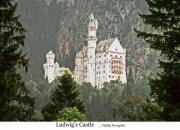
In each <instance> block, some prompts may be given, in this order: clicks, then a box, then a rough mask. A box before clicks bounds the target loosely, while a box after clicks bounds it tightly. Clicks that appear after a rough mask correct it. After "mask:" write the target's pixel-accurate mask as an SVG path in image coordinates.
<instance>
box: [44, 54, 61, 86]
mask: <svg viewBox="0 0 180 130" xmlns="http://www.w3.org/2000/svg"><path fill="white" fill-rule="evenodd" d="M54 59H55V55H54V53H53V52H52V51H49V52H48V53H47V54H46V60H47V63H45V64H44V65H43V67H44V70H45V74H44V78H45V79H48V82H49V83H51V82H52V81H53V80H54V79H55V77H56V76H57V75H58V70H59V64H58V63H57V62H56V63H54Z"/></svg>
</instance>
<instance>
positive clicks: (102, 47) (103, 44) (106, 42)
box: [96, 37, 117, 52]
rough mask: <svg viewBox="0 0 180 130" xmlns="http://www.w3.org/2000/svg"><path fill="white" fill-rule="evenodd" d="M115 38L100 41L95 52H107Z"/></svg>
mask: <svg viewBox="0 0 180 130" xmlns="http://www.w3.org/2000/svg"><path fill="white" fill-rule="evenodd" d="M116 38H117V37H116ZM116 38H110V39H106V40H103V41H100V42H99V44H98V45H97V48H96V51H97V52H105V51H107V50H108V49H109V47H110V46H111V44H112V43H113V42H114V40H115V39H116Z"/></svg>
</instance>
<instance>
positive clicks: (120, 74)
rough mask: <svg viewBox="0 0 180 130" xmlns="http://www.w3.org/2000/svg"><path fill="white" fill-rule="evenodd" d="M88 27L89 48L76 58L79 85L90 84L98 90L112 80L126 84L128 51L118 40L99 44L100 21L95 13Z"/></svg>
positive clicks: (85, 48) (90, 18) (112, 39)
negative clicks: (97, 33) (97, 35)
mask: <svg viewBox="0 0 180 130" xmlns="http://www.w3.org/2000/svg"><path fill="white" fill-rule="evenodd" d="M87 27H88V36H87V42H88V46H87V47H85V46H84V47H83V48H82V50H81V51H80V52H78V53H77V54H76V58H75V70H74V74H75V75H76V81H77V82H78V83H79V84H81V83H83V82H90V83H91V84H92V85H93V86H97V87H98V88H101V87H102V86H103V83H104V82H110V81H111V80H119V81H121V82H122V83H126V82H127V78H126V70H125V66H126V62H125V57H126V50H125V49H123V48H122V46H121V44H120V42H119V40H118V38H117V37H116V38H111V39H107V40H104V41H100V42H99V43H98V44H97V43H96V42H97V37H96V32H97V29H98V21H97V20H96V19H95V18H94V15H93V13H91V14H90V16H89V24H88V26H87Z"/></svg>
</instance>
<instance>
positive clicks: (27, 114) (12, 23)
mask: <svg viewBox="0 0 180 130" xmlns="http://www.w3.org/2000/svg"><path fill="white" fill-rule="evenodd" d="M16 9H17V4H14V2H13V0H1V4H0V115H1V116H0V121H17V120H18V121H27V120H32V115H33V114H34V99H33V98H31V97H30V96H29V95H28V93H29V91H28V89H27V88H26V87H25V84H24V82H23V81H22V78H21V75H20V74H18V73H17V69H18V68H20V67H24V68H25V70H26V71H27V70H28V62H29V59H26V54H23V53H22V50H21V48H22V47H23V46H24V39H25V34H24V33H25V29H24V28H23V26H22V24H21V23H20V22H19V16H16V15H15V11H16Z"/></svg>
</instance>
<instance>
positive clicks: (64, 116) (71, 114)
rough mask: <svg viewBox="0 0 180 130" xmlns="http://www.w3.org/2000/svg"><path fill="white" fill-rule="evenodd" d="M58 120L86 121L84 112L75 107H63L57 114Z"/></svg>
mask: <svg viewBox="0 0 180 130" xmlns="http://www.w3.org/2000/svg"><path fill="white" fill-rule="evenodd" d="M57 119H58V121H86V117H85V115H84V114H82V113H81V112H79V110H78V109H77V108H76V107H73V108H64V109H63V110H62V111H60V112H59V114H58V116H57Z"/></svg>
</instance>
